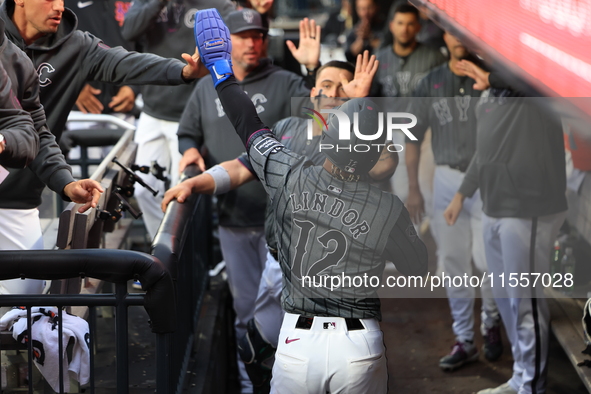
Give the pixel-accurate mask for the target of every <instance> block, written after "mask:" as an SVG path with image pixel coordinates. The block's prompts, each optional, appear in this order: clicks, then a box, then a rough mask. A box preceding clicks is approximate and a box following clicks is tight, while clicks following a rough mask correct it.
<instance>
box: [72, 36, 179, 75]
mask: <svg viewBox="0 0 591 394" xmlns="http://www.w3.org/2000/svg"><path fill="white" fill-rule="evenodd" d="M75 34H77V35H79V36H78V37H77V39H80V40H81V41H82V43H81V44H80V45H81V47H82V48H86V54H85V55H84V56H83V58H84V59H92V61H84V62H82V67H84V68H86V70H85V72H83V73H82V74H83V75H87V79H88V80H94V81H102V82H109V83H113V84H115V85H147V84H150V85H181V84H184V83H186V82H187V81H185V80H183V78H182V72H183V67H185V65H184V63H183V62H181V61H180V60H177V59H166V58H163V57H160V56H157V55H153V54H150V53H137V52H129V51H127V50H125V49H124V48H122V47H114V48H109V47H108V46H107V45H105V44H104V43H103V42H102V41H101V40H100V39H98V38H96V37H94V36H93V35H91V34H90V33H86V32H80V31H76V32H75Z"/></svg>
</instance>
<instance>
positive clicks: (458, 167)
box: [447, 163, 470, 172]
mask: <svg viewBox="0 0 591 394" xmlns="http://www.w3.org/2000/svg"><path fill="white" fill-rule="evenodd" d="M469 165H470V163H459V164H448V165H447V166H448V167H449V168H453V169H454V170H458V171H460V172H466V170H467V169H468V166H469Z"/></svg>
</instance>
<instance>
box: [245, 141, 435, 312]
mask: <svg viewBox="0 0 591 394" xmlns="http://www.w3.org/2000/svg"><path fill="white" fill-rule="evenodd" d="M249 155H250V160H251V163H252V165H253V168H254V170H255V172H256V173H257V175H258V177H259V178H260V179H261V181H262V183H263V185H264V187H265V189H266V190H267V193H268V194H269V195H270V196H272V200H273V202H272V208H273V213H274V216H275V228H274V229H275V234H276V237H277V243H278V252H279V261H280V263H281V268H282V271H283V274H284V290H283V296H282V304H283V309H284V310H285V311H286V312H290V313H296V314H302V315H307V316H312V315H314V316H339V317H352V318H362V319H365V318H377V319H381V314H380V301H379V299H378V298H377V294H376V292H375V290H377V289H370V288H353V289H341V292H339V293H334V292H333V293H331V292H330V291H329V290H328V289H327V288H325V287H321V288H314V289H310V288H306V287H305V282H304V281H303V277H304V276H308V277H312V278H315V279H312V280H316V281H317V282H318V281H319V280H320V278H319V277H320V276H323V275H330V276H340V275H344V276H347V277H354V276H355V277H363V276H364V275H367V276H368V277H371V276H377V277H381V275H382V272H383V269H384V262H385V260H392V261H393V262H394V263H395V264H396V266H397V268H398V270H399V271H401V272H402V273H404V274H418V273H420V272H424V271H423V269H424V268H426V266H425V267H422V264H421V263H420V262H421V258H420V254H421V251H420V249H422V248H424V245H423V244H422V242H421V241H420V240H419V239H418V237H417V235H416V233H415V232H414V228H413V226H412V224H411V222H410V218H409V216H408V212H407V211H406V209H405V208H404V206H403V204H402V202H401V201H400V200H399V199H398V197H396V196H394V195H392V194H390V193H386V192H383V191H382V190H380V189H379V188H377V187H375V186H372V185H370V184H368V183H365V182H343V181H339V180H337V179H335V178H334V177H332V176H331V175H330V174H329V173H328V172H327V171H326V170H324V169H323V168H322V167H320V166H312V165H311V163H310V162H308V161H306V159H305V158H304V157H302V156H300V155H297V154H295V153H293V152H291V151H289V150H287V149H286V148H285V147H284V146H283V145H281V144H280V143H279V142H278V141H277V140H276V139H275V138H274V136H273V135H272V134H270V133H264V132H263V133H259V134H258V135H257V136H253V138H251V139H250V144H249ZM419 245H421V246H422V248H421V247H419ZM424 253H425V256H426V251H424ZM334 294H340V295H341V297H338V298H337V297H334ZM342 295H346V297H342ZM360 295H363V296H360Z"/></svg>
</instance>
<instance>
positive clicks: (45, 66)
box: [37, 63, 55, 87]
mask: <svg viewBox="0 0 591 394" xmlns="http://www.w3.org/2000/svg"><path fill="white" fill-rule="evenodd" d="M53 72H55V68H53V66H52V65H51V64H49V63H41V64H40V65H39V67H37V74H39V85H40V86H41V87H45V86H48V85H50V84H51V79H49V74H51V73H53Z"/></svg>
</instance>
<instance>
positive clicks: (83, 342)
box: [0, 307, 90, 392]
mask: <svg viewBox="0 0 591 394" xmlns="http://www.w3.org/2000/svg"><path fill="white" fill-rule="evenodd" d="M26 316H27V311H26V309H24V310H23V309H13V310H11V311H9V312H7V313H6V314H5V315H4V316H3V317H2V318H1V319H0V329H6V328H7V327H10V326H11V325H12V336H13V337H14V339H16V340H17V341H19V342H22V343H24V344H26V343H27V342H28V338H29V336H28V332H27V319H26ZM31 318H32V324H31V330H32V338H33V356H34V358H33V361H34V362H35V365H36V366H37V368H39V371H40V372H41V374H42V375H43V377H44V378H45V380H46V381H47V383H49V385H50V386H51V388H52V389H53V390H54V391H57V392H59V358H60V356H59V342H58V325H59V320H58V310H57V308H55V307H34V308H31ZM62 320H63V325H62V334H63V335H62V344H63V348H62V349H63V354H62V355H61V359H62V360H63V372H64V373H63V379H64V391H66V392H67V391H69V390H70V380H69V377H68V371H70V373H71V375H72V377H73V378H74V379H77V380H78V381H79V382H80V384H86V383H88V380H89V377H90V351H89V347H88V337H89V335H90V334H89V329H88V323H87V322H86V321H85V320H84V319H81V318H79V317H77V316H73V315H69V314H67V313H65V312H63V313H62ZM70 338H74V340H75V343H74V347H73V349H72V362H70V363H68V357H67V354H66V346H67V345H68V342H69V341H70Z"/></svg>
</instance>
